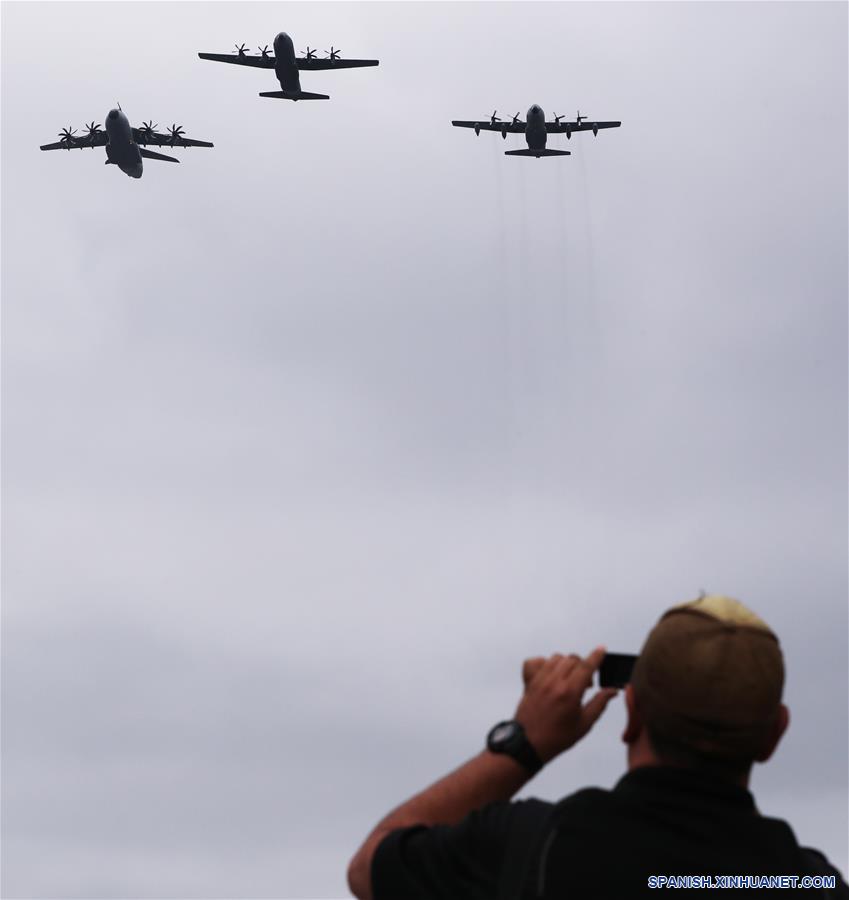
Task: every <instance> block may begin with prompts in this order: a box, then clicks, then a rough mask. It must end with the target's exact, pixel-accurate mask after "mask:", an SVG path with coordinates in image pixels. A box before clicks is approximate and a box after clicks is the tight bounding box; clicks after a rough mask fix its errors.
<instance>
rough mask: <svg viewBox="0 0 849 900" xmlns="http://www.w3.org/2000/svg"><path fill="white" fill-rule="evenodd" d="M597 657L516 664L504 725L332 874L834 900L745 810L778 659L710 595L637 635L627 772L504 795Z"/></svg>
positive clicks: (774, 830)
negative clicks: (595, 781) (595, 784)
mask: <svg viewBox="0 0 849 900" xmlns="http://www.w3.org/2000/svg"><path fill="white" fill-rule="evenodd" d="M604 653H605V651H604V648H603V647H599V648H597V649H596V650H594V651H593V652H592V653H590V654H589V656H588V657H587V658H586V659H581V658H580V657H578V656H576V655H571V656H561V655H559V654H555V655H554V656H552V657H549V658H548V659H542V658H537V659H531V660H527V661H526V662H525V664H524V666H523V670H522V677H523V681H524V684H525V691H524V695H523V697H522V699H521V701H520V703H519V706H518V708H517V709H516V713H515V716H514V719H513V720H512V721H511V722H506V723H499V725H497V726H495V727H494V728H493V729H492V731H491V732H490V734H489V737H488V739H487V749H485V750H484V751H482V752H481V753H480V754H478V755H477V756H475V757H474V758H472V759H471V760H469V761H468V762H467V763H465V764H464V765H463V766H461V767H460V768H459V769H457V770H455V771H454V772H452V773H451V774H449V775H447V776H446V777H445V778H443V779H441V780H440V781H437V782H436V783H435V784H433V785H431V786H430V787H429V788H427V789H426V790H424V791H422V792H421V793H420V794H417V795H416V796H414V797H412V798H411V799H410V800H408V801H407V802H406V803H404V804H402V805H401V806H399V807H398V808H397V809H395V810H394V811H393V812H391V813H390V814H389V815H388V816H386V818H384V819H383V820H382V821H381V822H380V823H379V824H378V825H377V826H376V827H375V829H374V830H373V831H372V832H371V834H370V835H369V836H368V838H366V841H365V843H364V844H363V845H362V847H361V848H360V849H359V851H358V852H357V853H356V855H355V856H354V858H353V859H352V860H351V864H350V866H349V868H348V882H349V885H350V887H351V890H352V891H353V893H354V894H355V895H356V896H357V897H359V898H360V900H407V898H419V897H421V898H443V897H444V898H451V900H473V898H495V900H498V898H505V900H506V898H518V897H528V898H529V897H563V898H567V897H568V898H580V900H584V898H592V897H605V898H607V897H610V898H617V900H628V898H631V897H637V896H643V895H651V894H652V891H655V893H656V890H657V889H658V888H685V887H686V888H688V892H687V895H688V896H689V895H690V891H692V890H693V889H696V890H698V889H700V888H701V889H705V890H707V889H711V890H714V891H715V890H716V889H717V888H721V889H722V890H721V893H720V896H728V895H729V893H730V894H731V895H739V896H746V897H755V896H770V897H776V896H778V895H781V894H782V893H784V894H787V893H788V892H789V891H790V890H792V892H793V896H800V895H801V896H818V897H849V887H847V885H846V884H845V883H844V882H843V881H842V879H841V877H840V875H839V873H837V871H836V870H835V869H834V868H833V867H831V866H830V865H829V863H828V862H827V860H826V859H825V857H823V856H822V855H821V854H819V853H817V852H816V851H813V850H805V849H803V848H801V847H800V846H799V844H798V843H797V841H796V838H795V836H794V835H793V832H792V831H791V829H790V827H789V826H788V825H787V824H786V823H785V822H783V821H781V820H778V819H769V818H766V817H764V816H761V815H760V813H759V812H758V811H757V809H756V807H755V805H754V800H753V798H752V795H751V794H750V793H749V791H748V790H747V786H748V782H749V775H750V771H751V767H752V764H753V763H755V762H766V760H768V759H769V758H770V756H771V755H772V753H773V751H774V750H775V748H776V746H777V745H778V742H779V740H780V739H781V736H782V734H783V733H784V731H785V729H786V728H787V724H788V721H789V714H788V711H787V707H786V706H784V705H783V704H782V703H781V694H782V688H783V684H784V663H783V659H782V654H781V649H780V647H779V644H778V639H777V638H776V636H775V635H774V634H773V633H772V631H771V630H770V629H769V627H768V626H767V625H766V624H765V623H764V622H762V621H761V620H760V619H759V618H758V617H757V616H755V615H754V613H752V612H751V611H750V610H748V609H747V608H746V607H745V606H743V605H742V604H741V603H739V602H738V601H736V600H732V599H730V598H727V597H720V596H706V597H700V598H699V599H698V600H695V601H693V602H691V603H685V604H682V605H681V606H677V607H673V608H672V609H671V610H668V611H667V612H666V613H665V614H664V615H663V616H662V617H661V619H660V621H659V622H658V623H657V625H656V626H655V628H654V629H653V630H652V631H651V632H650V634H649V636H648V638H647V640H646V642H645V644H644V646H643V649H642V651H641V653H640V656H639V658H638V660H637V663H636V665H635V667H634V671H633V675H632V678H631V683H630V684H628V685H627V686H626V688H625V703H626V707H627V715H628V719H627V724H626V726H625V731H624V734H623V735H622V739H623V741H624V742H625V743H626V744H627V747H628V772H627V774H625V775H624V776H623V777H622V778H621V779H620V781H619V782H618V783H617V784H616V786H615V787H614V788H613V790H611V791H606V790H601V789H599V788H591V789H587V790H583V791H579V792H578V793H576V794H573V795H571V796H569V797H566V798H565V799H564V800H561V801H560V803H558V804H551V803H545V802H542V801H540V800H525V801H520V802H513V803H511V802H508V801H509V800H510V798H511V797H512V796H513V795H514V794H515V793H516V792H517V791H519V790H520V789H521V788H522V787H523V786H524V785H525V784H526V782H527V781H528V780H529V779H530V778H532V777H533V775H534V774H535V773H536V772H537V771H539V769H540V768H542V766H543V765H545V764H546V763H548V762H550V761H551V760H552V759H554V758H555V757H557V756H558V755H559V754H560V753H562V752H563V751H564V750H568V749H569V747H571V746H572V745H573V744H575V743H576V742H577V741H579V740H581V738H583V737H584V736H585V735H586V734H587V732H588V731H589V730H590V729H591V728H592V726H593V725H594V724H595V722H596V721H597V720H598V718H599V717H600V716H601V715H602V713H603V712H604V710H605V708H606V707H607V704H608V703H609V702H610V700H611V698H612V697H613V696H615V694H616V691H615V690H612V689H609V688H604V689H601V690H599V691H598V692H597V693H595V694H594V695H593V696H592V697H590V699H589V700H588V701H587V702H586V703H584V702H583V697H584V694H585V693H586V691H587V690H588V688H589V687H590V685H591V683H592V678H593V675H594V673H595V672H596V671H597V670H598V668H599V666H600V664H601V661H602V659H603V657H604ZM673 876H674V877H675V878H673ZM765 876H769V877H768V878H765ZM776 876H785V877H786V878H785V880H778V881H777V880H776ZM663 879H666V880H663ZM676 879H680V880H676ZM794 879H795V881H794ZM803 879H807V880H805V881H803ZM831 885H833V886H831ZM781 888H784V890H783V891H782V890H781ZM776 890H778V894H776Z"/></svg>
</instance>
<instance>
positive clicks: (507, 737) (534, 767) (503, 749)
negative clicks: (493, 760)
mask: <svg viewBox="0 0 849 900" xmlns="http://www.w3.org/2000/svg"><path fill="white" fill-rule="evenodd" d="M486 747H487V750H489V751H490V753H506V754H507V756H512V757H513V759H515V760H516V762H517V763H519V765H521V766H523V767H524V768H525V769H526V770H527V771H528V772H529V773H530V774H531V775H536V773H537V772H539V770H540V769H541V768H542V766H543V762H542V760H541V759H540V758H539V755H538V754H537V752H536V750H534V745H533V744H532V743H531V742H530V741H529V740H528V736H527V735H526V734H525V729H524V728H523V727H522V723H521V722H517V721H516V720H515V719H510V720H508V721H506V722H499V723H498V724H497V725H493V727H492V728H491V729H490V732H489V734H488V735H487V736H486Z"/></svg>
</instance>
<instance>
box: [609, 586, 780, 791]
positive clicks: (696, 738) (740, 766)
mask: <svg viewBox="0 0 849 900" xmlns="http://www.w3.org/2000/svg"><path fill="white" fill-rule="evenodd" d="M783 686H784V662H783V659H782V655H781V648H780V646H779V644H778V638H777V637H776V636H775V634H773V632H772V631H771V630H770V628H769V627H768V626H767V625H766V623H765V622H763V621H762V620H761V619H759V618H758V617H757V616H756V615H755V614H754V613H753V612H751V610H749V609H747V608H746V607H745V606H743V604H742V603H740V602H739V601H737V600H732V599H731V598H729V597H720V596H715V595H714V596H705V597H700V598H699V599H698V600H694V601H692V602H690V603H684V604H682V605H680V606H675V607H673V608H672V609H670V610H668V611H667V612H666V613H664V614H663V616H661V618H660V621H659V622H658V623H657V625H655V627H654V628H653V629H652V631H651V632H650V633H649V635H648V638H647V639H646V642H645V644H644V646H643V649H642V650H641V652H640V656H639V658H638V660H637V663H636V665H635V667H634V672H633V675H632V678H631V684H630V685H629V687H628V690H627V691H626V700H627V703H628V725H627V727H626V729H625V734H624V735H623V739H624V740H625V742H626V743H627V744H628V745H629V759H630V762H631V765H632V767H634V766H636V765H643V764H645V763H646V762H648V761H651V760H650V757H651V755H652V754H653V755H654V757H655V758H656V759H655V761H659V762H662V763H668V764H672V765H682V766H687V767H690V768H699V769H706V770H713V771H715V772H717V773H719V774H726V775H729V776H734V777H738V778H739V777H744V776H745V775H746V774H747V773H748V771H749V768H750V767H751V764H752V763H753V762H755V761H764V760H766V759H768V758H769V756H770V755H771V754H772V752H773V750H774V749H775V747H776V745H777V744H778V741H779V739H780V738H781V735H782V734H783V732H784V729H785V728H786V727H787V721H788V714H787V708H786V707H785V706H783V705H782V703H781V692H782V688H783Z"/></svg>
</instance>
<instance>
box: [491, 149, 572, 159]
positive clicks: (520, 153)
mask: <svg viewBox="0 0 849 900" xmlns="http://www.w3.org/2000/svg"><path fill="white" fill-rule="evenodd" d="M504 155H505V156H535V157H536V158H537V159H539V158H540V157H541V156H571V155H572V152H571V150H531V149H530V148H529V149H527V150H505V151H504Z"/></svg>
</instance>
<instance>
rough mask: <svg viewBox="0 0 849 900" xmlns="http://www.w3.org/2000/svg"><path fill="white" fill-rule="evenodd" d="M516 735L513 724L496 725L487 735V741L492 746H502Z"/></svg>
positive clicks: (514, 724)
mask: <svg viewBox="0 0 849 900" xmlns="http://www.w3.org/2000/svg"><path fill="white" fill-rule="evenodd" d="M515 733H516V723H515V722H502V723H501V724H500V725H496V726H495V728H493V729H492V731H491V732H490V734H489V740H490V742H491V743H493V744H496V745H498V744H504V743H505V742H506V741H509V740H510V738H511V737H513V735H514V734H515Z"/></svg>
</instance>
